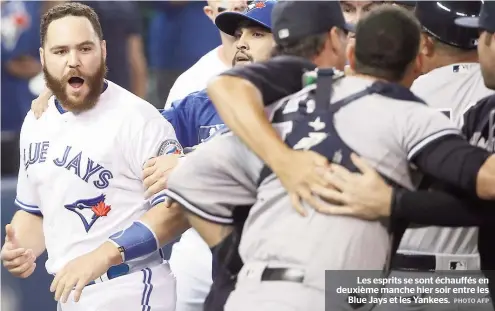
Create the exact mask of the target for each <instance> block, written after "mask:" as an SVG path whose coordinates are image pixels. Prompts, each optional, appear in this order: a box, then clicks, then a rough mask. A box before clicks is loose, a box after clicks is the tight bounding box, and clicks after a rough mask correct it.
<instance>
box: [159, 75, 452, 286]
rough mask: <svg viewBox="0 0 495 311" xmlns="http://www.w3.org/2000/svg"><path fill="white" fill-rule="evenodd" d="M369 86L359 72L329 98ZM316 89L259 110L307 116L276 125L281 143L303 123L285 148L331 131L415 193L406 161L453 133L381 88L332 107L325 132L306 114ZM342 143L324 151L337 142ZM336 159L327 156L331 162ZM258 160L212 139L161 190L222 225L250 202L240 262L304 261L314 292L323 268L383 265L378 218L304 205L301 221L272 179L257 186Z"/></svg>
mask: <svg viewBox="0 0 495 311" xmlns="http://www.w3.org/2000/svg"><path fill="white" fill-rule="evenodd" d="M372 82H373V81H371V80H366V79H363V78H358V77H346V78H342V79H340V80H337V81H335V82H334V91H333V96H332V102H334V101H338V100H340V99H343V98H345V97H347V96H349V95H352V94H354V93H356V92H359V91H361V90H364V89H365V88H366V87H368V86H370V85H371V84H372ZM315 87H316V86H315V85H312V86H309V87H306V88H305V89H303V90H302V91H300V92H298V93H296V94H293V95H291V96H289V97H286V98H284V99H282V100H280V101H279V102H276V103H274V104H273V105H271V106H269V107H268V108H267V113H268V114H269V115H270V116H272V117H273V115H274V114H276V113H277V112H282V114H286V115H290V114H291V113H296V114H297V112H298V109H303V110H304V112H305V113H308V115H309V118H310V120H311V121H310V122H308V123H307V124H306V123H304V124H302V126H299V125H297V124H296V123H294V121H290V120H289V121H284V122H282V123H278V124H274V126H275V127H276V129H277V130H278V132H279V133H280V135H281V136H282V137H283V138H287V141H289V137H291V136H292V135H294V134H295V133H296V132H297V131H299V130H300V129H301V128H303V129H306V130H307V132H306V133H296V134H298V135H301V136H302V138H301V139H300V140H296V141H294V143H291V144H290V146H291V147H293V148H295V149H311V150H316V149H314V148H316V146H318V145H321V144H325V143H326V139H329V138H328V137H330V136H332V135H338V136H339V137H340V138H341V140H342V141H343V143H342V144H346V145H347V146H348V147H350V148H351V149H353V150H355V151H356V152H357V153H358V154H360V155H361V156H363V157H364V158H366V159H367V160H368V161H369V162H371V163H372V165H373V166H374V167H376V168H377V169H378V170H379V171H380V172H381V173H382V174H383V175H385V176H387V177H388V178H389V179H391V180H393V181H395V182H396V183H398V184H400V185H401V186H403V187H405V188H409V189H414V186H413V181H412V178H411V173H410V172H411V167H410V165H409V163H408V161H409V159H410V158H412V157H414V156H415V155H416V154H417V153H418V152H420V151H421V150H422V148H423V147H424V146H426V145H427V144H428V143H429V142H432V141H434V140H436V139H441V137H442V136H444V135H450V134H453V133H459V130H457V129H456V128H455V127H454V126H453V125H452V124H451V123H450V122H449V120H448V119H447V118H446V117H445V116H444V115H443V114H442V113H440V112H438V111H436V110H434V109H431V108H429V107H427V106H426V105H424V104H422V103H418V102H412V101H404V100H402V101H401V100H396V99H393V98H389V97H387V96H383V95H380V94H373V95H368V96H364V97H362V98H360V99H357V100H355V101H353V102H351V103H350V104H348V105H346V106H344V107H343V108H342V109H340V110H338V112H336V114H335V115H334V118H333V121H334V124H335V130H336V131H334V130H330V129H331V128H332V127H333V125H332V124H330V123H328V122H327V121H326V120H324V119H323V118H319V117H318V114H315V113H314V100H315V98H314V90H315ZM329 106H330V107H331V105H329ZM299 111H300V110H299ZM300 112H301V111H300ZM312 116H314V120H313V117H312ZM300 122H302V121H300ZM342 144H341V145H340V146H332V147H335V148H337V149H339V148H340V147H342V148H345V146H343V145H342ZM333 149H334V148H333ZM321 152H322V153H324V154H325V151H324V150H322V151H321ZM337 155H338V152H335V153H332V154H325V156H327V157H328V158H329V159H330V160H334V161H339V159H338V156H337ZM263 166H264V164H263V162H262V161H261V160H260V159H259V158H258V157H257V156H256V155H254V154H253V153H252V152H251V151H249V150H248V149H247V147H246V146H244V145H243V144H242V143H241V141H239V139H238V138H237V137H235V136H234V135H232V134H227V135H223V136H219V137H216V138H214V139H212V140H211V141H210V142H208V143H206V144H203V145H201V146H200V147H199V148H198V149H197V150H196V151H195V152H193V153H192V154H190V155H189V156H188V157H186V159H185V161H184V162H182V163H181V164H180V166H179V167H177V168H176V170H174V172H172V174H171V175H170V177H169V183H168V186H169V188H168V190H167V195H168V196H169V197H170V198H172V199H173V200H175V201H177V202H179V203H180V204H182V205H183V206H184V207H185V208H186V209H187V210H189V211H190V212H192V213H195V214H196V215H198V216H200V217H203V218H205V219H207V220H209V221H212V222H217V223H223V224H231V223H232V222H233V207H235V206H252V208H251V210H250V213H249V216H248V218H247V220H246V223H245V225H244V231H243V235H242V239H241V244H240V247H239V251H240V255H241V257H242V259H243V261H244V262H245V263H247V262H253V261H262V262H267V263H271V264H276V265H285V266H287V265H289V266H302V267H304V268H305V270H306V272H307V274H306V279H307V280H308V282H310V283H312V284H314V286H317V287H318V288H323V287H324V273H323V270H326V269H329V270H331V269H336V270H340V269H356V270H359V269H369V270H380V269H382V268H383V266H384V264H385V262H386V258H387V254H388V252H389V251H390V236H389V234H388V232H387V228H385V227H384V226H383V225H382V224H381V223H380V222H373V221H364V220H360V219H356V218H350V217H339V216H328V215H323V214H320V213H317V212H315V211H314V210H313V209H311V208H308V212H309V216H308V217H301V216H300V215H299V214H298V213H296V211H295V210H294V209H293V208H292V207H291V204H290V199H289V197H288V195H287V192H286V191H285V190H284V188H283V187H282V185H281V183H280V181H279V180H278V179H277V178H276V177H275V175H273V174H272V175H271V176H269V177H267V178H265V179H264V180H263V182H262V183H261V184H260V185H259V186H258V184H257V183H258V179H259V178H260V174H261V170H262V168H263ZM239 208H242V207H239Z"/></svg>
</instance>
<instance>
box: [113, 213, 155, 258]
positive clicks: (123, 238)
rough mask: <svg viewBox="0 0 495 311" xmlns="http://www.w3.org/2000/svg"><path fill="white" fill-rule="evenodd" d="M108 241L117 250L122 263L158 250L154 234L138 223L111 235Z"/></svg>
mask: <svg viewBox="0 0 495 311" xmlns="http://www.w3.org/2000/svg"><path fill="white" fill-rule="evenodd" d="M110 240H111V241H112V242H113V243H115V244H116V245H117V247H118V248H119V251H120V252H121V254H122V261H123V262H127V261H130V260H132V259H136V258H139V257H141V256H145V255H148V254H151V253H153V252H155V251H157V250H158V249H159V248H160V245H159V242H158V239H157V238H156V236H155V233H154V232H153V231H152V230H151V229H150V228H149V227H148V226H147V225H145V224H144V223H142V222H140V221H135V222H133V223H132V225H131V226H129V227H128V228H127V229H124V230H122V231H120V232H117V233H115V234H113V235H112V236H110Z"/></svg>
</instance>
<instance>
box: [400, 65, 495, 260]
mask: <svg viewBox="0 0 495 311" xmlns="http://www.w3.org/2000/svg"><path fill="white" fill-rule="evenodd" d="M411 90H412V91H413V92H414V93H415V94H416V95H418V96H419V97H421V98H422V99H424V100H425V101H426V102H427V104H428V105H430V106H431V107H433V108H435V109H439V110H440V111H443V112H444V113H445V114H447V115H448V116H450V118H451V119H452V121H454V122H455V124H456V125H457V126H458V127H459V128H460V127H461V126H462V122H463V119H464V118H463V115H464V113H465V112H466V111H467V110H468V109H469V108H470V107H472V106H473V105H474V104H476V102H478V101H479V100H480V99H482V98H483V97H486V96H488V95H490V94H493V93H494V91H492V90H489V89H487V88H486V87H485V85H484V82H483V77H482V76H481V70H480V65H479V64H477V63H464V64H453V65H448V66H444V67H441V68H438V69H435V70H433V71H431V72H430V73H428V74H425V75H423V76H421V77H420V78H418V79H417V80H416V81H415V82H414V84H413V86H412V87H411ZM477 244H478V229H477V228H467V227H466V228H446V227H426V228H416V229H408V230H407V231H406V233H405V234H404V236H403V238H402V241H401V244H400V246H399V252H419V253H426V254H435V253H440V254H477V253H478V247H477Z"/></svg>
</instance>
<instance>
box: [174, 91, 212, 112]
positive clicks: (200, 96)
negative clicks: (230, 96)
mask: <svg viewBox="0 0 495 311" xmlns="http://www.w3.org/2000/svg"><path fill="white" fill-rule="evenodd" d="M210 103H211V100H210V98H209V97H208V94H207V93H206V90H201V91H196V92H193V93H191V94H189V95H187V96H186V97H184V98H183V99H179V100H176V101H173V102H172V104H171V108H172V109H173V110H182V111H183V110H189V109H195V110H196V109H201V108H200V107H198V105H205V104H210ZM165 112H167V109H166V110H165Z"/></svg>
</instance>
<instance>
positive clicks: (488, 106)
mask: <svg viewBox="0 0 495 311" xmlns="http://www.w3.org/2000/svg"><path fill="white" fill-rule="evenodd" d="M494 109H495V94H491V95H489V96H486V97H484V98H482V99H480V100H479V101H478V102H477V103H476V104H475V105H473V106H471V107H470V108H469V109H468V110H467V111H466V114H474V115H477V116H487V115H488V114H489V113H490V112H491V111H492V110H494Z"/></svg>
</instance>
